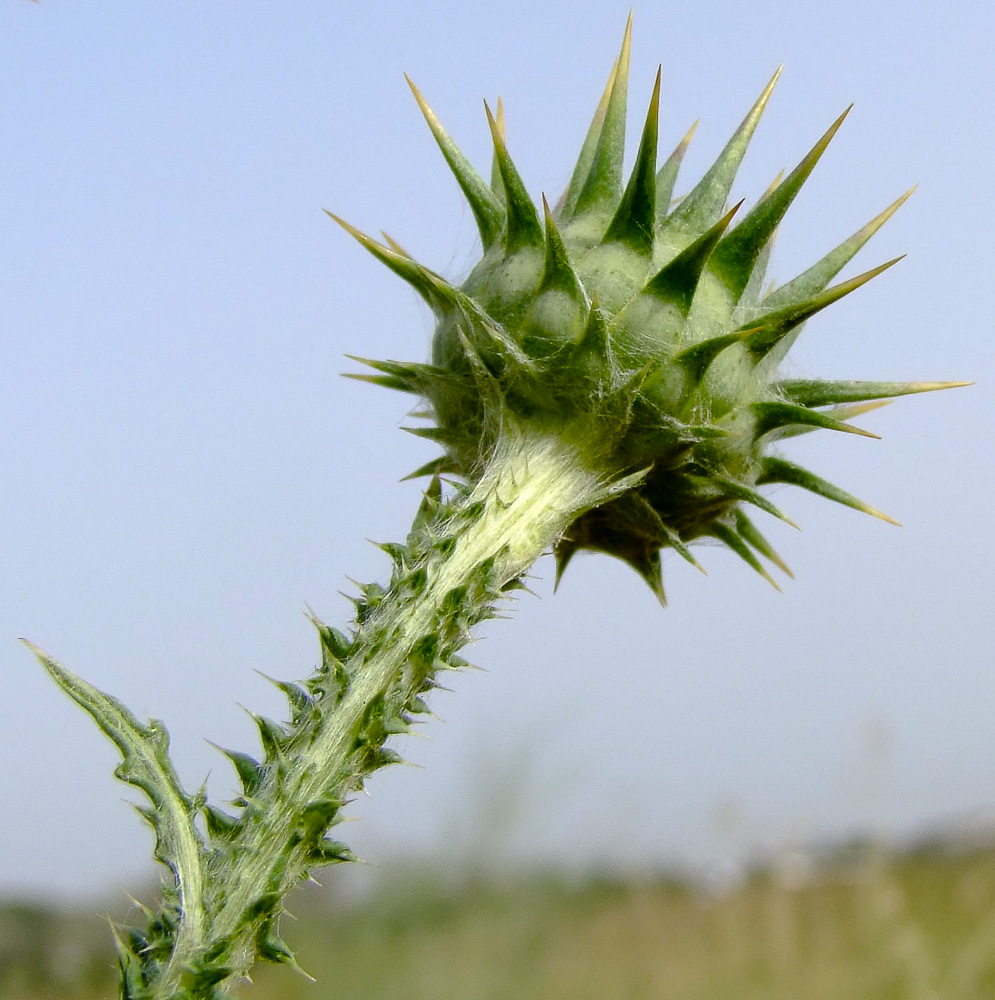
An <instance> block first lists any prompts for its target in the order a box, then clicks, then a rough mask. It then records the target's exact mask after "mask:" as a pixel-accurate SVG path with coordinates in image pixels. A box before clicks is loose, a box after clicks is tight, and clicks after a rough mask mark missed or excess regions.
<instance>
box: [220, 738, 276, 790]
mask: <svg viewBox="0 0 995 1000" xmlns="http://www.w3.org/2000/svg"><path fill="white" fill-rule="evenodd" d="M212 746H215V747H217V749H218V750H220V751H221V752H222V753H223V754H224V755H225V756H226V757H227V758H228V759H229V760H230V761H231V762H232V764H233V766H234V768H235V773H236V774H237V775H238V780H239V783H240V784H241V785H242V791H243V793H244V794H245V797H246V798H249V799H251V798H252V797H253V796H254V795H255V794H256V792H258V791H259V787H260V785H262V783H263V778H264V777H265V776H266V769H265V768H264V767H263V765H262V764H260V763H259V761H258V760H256V758H255V757H253V756H251V755H250V754H247V753H242V752H241V751H240V750H228V749H226V748H225V747H219V746H217V744H212Z"/></svg>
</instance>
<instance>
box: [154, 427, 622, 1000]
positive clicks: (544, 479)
mask: <svg viewBox="0 0 995 1000" xmlns="http://www.w3.org/2000/svg"><path fill="white" fill-rule="evenodd" d="M609 478H610V477H609V475H608V474H606V472H605V471H603V470H597V469H594V468H592V467H591V465H590V464H589V461H588V460H587V459H585V457H584V455H583V454H582V451H581V450H580V449H579V448H578V447H576V446H575V445H574V444H572V443H570V442H569V441H567V440H565V439H564V437H563V436H562V430H561V433H560V434H559V435H552V434H537V433H534V432H533V433H525V432H522V431H519V430H511V429H509V430H506V431H505V432H504V433H503V434H502V436H501V438H500V440H499V442H498V445H497V446H496V448H495V451H494V454H493V456H492V458H491V460H490V461H489V463H488V465H487V468H486V470H485V472H484V475H483V476H482V478H481V480H480V482H479V483H478V485H477V486H476V487H475V488H474V489H473V491H472V493H471V494H470V495H469V496H468V497H467V499H466V500H465V501H464V503H465V504H468V505H475V504H479V505H480V508H481V513H480V514H479V516H478V517H476V519H474V520H472V521H468V522H467V524H466V527H465V528H463V529H461V533H460V534H459V536H458V537H457V540H456V544H455V545H454V547H453V548H452V550H451V551H450V552H449V553H448V554H447V555H446V556H445V557H442V556H438V557H436V558H435V559H434V560H433V561H431V562H430V563H429V564H428V566H427V567H426V568H427V571H428V578H427V582H426V586H425V588H424V590H423V591H422V593H421V595H420V596H419V597H418V598H416V599H414V600H412V599H411V598H410V597H406V598H405V599H404V600H403V601H399V600H392V598H393V597H394V595H393V594H388V595H387V597H386V598H385V599H384V601H383V603H382V604H381V605H380V606H379V608H378V609H377V610H376V612H375V615H376V616H378V618H379V622H378V624H379V625H380V629H379V631H380V634H384V632H385V631H386V634H389V635H390V636H392V641H391V642H389V643H387V644H385V645H383V646H381V647H380V649H379V650H377V651H374V652H372V653H371V655H370V656H369V658H368V659H365V660H364V662H363V664H362V667H361V669H360V670H359V672H358V673H357V675H356V676H355V677H354V680H353V682H352V683H351V685H350V688H349V691H348V693H347V694H346V696H345V697H344V698H343V699H342V701H341V702H340V703H339V704H338V705H336V707H335V708H334V710H333V711H331V712H330V713H329V714H328V716H327V718H326V721H325V723H324V725H323V726H322V729H321V732H320V734H319V735H318V737H317V739H316V740H315V741H314V743H313V744H312V745H311V747H310V748H309V749H308V750H307V752H306V755H305V756H304V757H303V758H302V759H299V760H298V761H296V762H295V770H296V771H297V775H298V777H297V779H296V781H295V782H294V783H293V785H292V786H291V787H292V789H293V790H292V792H291V793H290V794H289V796H288V797H289V799H290V805H291V808H289V809H287V810H284V811H281V812H280V813H278V814H277V813H275V811H271V812H270V814H268V815H266V816H264V817H262V819H261V821H260V822H259V823H258V824H257V825H256V826H255V828H254V831H253V833H252V836H251V838H250V839H249V840H248V842H246V843H245V844H244V848H245V850H244V853H243V855H242V861H241V862H240V867H239V870H238V871H237V872H233V873H232V875H233V876H236V877H235V878H234V879H233V884H232V885H231V887H230V890H229V894H228V895H227V897H226V899H225V902H224V905H223V907H222V909H221V910H220V911H219V912H218V913H216V914H215V917H214V920H213V921H212V927H211V931H210V934H209V937H208V938H207V939H205V940H202V941H201V942H199V947H198V948H197V949H196V950H198V951H200V950H201V949H203V948H209V947H210V946H211V945H212V943H213V942H217V941H222V940H225V939H229V940H239V938H240V936H243V938H246V937H247V930H248V929H247V928H246V920H245V914H246V912H247V910H248V909H249V908H250V907H251V906H252V904H253V903H254V902H255V901H256V900H257V899H258V898H259V897H260V895H261V894H262V893H264V892H266V891H267V890H269V889H270V888H271V887H272V884H273V881H272V880H273V877H274V874H275V873H277V872H279V871H281V868H282V866H284V865H285V864H286V845H287V843H288V841H289V839H290V837H291V835H292V832H293V824H294V823H295V814H296V813H297V812H298V809H300V808H303V807H304V806H306V805H307V804H308V803H309V802H312V801H314V800H315V799H320V798H323V797H327V794H328V792H327V789H328V781H329V776H330V775H335V774H336V773H339V772H342V771H343V769H344V767H345V766H346V763H347V761H348V758H349V754H350V753H351V751H352V749H353V746H354V742H355V737H356V733H357V731H358V729H359V727H360V726H361V724H362V722H363V719H364V716H365V714H366V713H367V711H368V709H369V706H370V705H371V704H373V703H374V702H375V701H376V699H377V698H378V697H380V696H381V695H382V694H383V693H384V692H385V691H386V690H387V688H388V687H389V686H390V685H391V684H392V683H394V682H395V680H396V679H397V678H398V677H399V675H400V672H401V671H402V669H403V667H404V665H405V663H406V661H407V660H408V658H409V657H410V656H411V654H412V651H413V648H414V645H415V643H417V642H418V641H419V639H420V638H421V637H422V636H424V635H425V633H426V632H427V631H429V630H431V628H432V627H433V623H434V622H435V621H436V620H437V618H438V615H439V613H440V611H441V609H442V607H443V602H444V601H445V599H446V597H447V595H449V594H450V593H451V592H452V591H453V590H454V589H455V588H458V587H460V586H463V585H465V584H466V583H467V582H468V581H469V580H470V579H471V578H472V575H473V573H474V571H475V570H477V569H478V568H479V567H480V566H481V564H482V563H484V562H486V561H487V560H494V561H495V562H494V566H495V576H496V582H497V583H498V584H503V583H506V582H508V581H510V580H513V579H515V578H517V577H518V576H520V575H521V574H522V573H523V572H524V571H525V570H527V569H528V567H529V566H531V565H532V563H533V562H534V561H535V560H536V559H537V558H538V557H539V556H540V555H541V554H542V553H543V552H544V551H545V550H547V549H548V548H549V547H550V546H551V545H552V544H553V543H554V542H556V540H557V539H558V538H559V537H560V536H561V534H562V533H563V531H564V529H565V528H566V527H567V525H568V524H569V523H570V522H571V521H572V520H573V519H574V518H575V517H576V516H577V515H578V514H579V513H581V512H582V511H584V510H586V509H589V508H590V507H592V506H594V505H596V504H597V503H600V502H602V501H603V500H604V499H605V498H606V497H607V496H610V495H612V494H614V492H615V491H616V489H617V488H618V485H619V484H614V485H613V484H611V483H610V482H609ZM454 518H456V519H458V518H459V512H458V511H457V513H456V514H455V515H454ZM372 621H373V620H372V619H371V623H372ZM346 792H348V789H347V788H344V789H343V797H344V795H345V793H346ZM295 878H296V872H295V869H294V866H290V867H288V868H287V869H286V880H287V882H288V883H289V884H284V885H282V886H281V890H282V891H286V890H289V888H291V887H292V884H293V881H294V880H295ZM181 940H186V941H187V942H188V943H192V942H191V941H190V939H189V938H187V937H185V936H181ZM241 944H242V948H238V949H236V954H234V955H232V956H231V961H233V962H234V963H235V964H236V965H238V964H241V963H242V962H244V961H246V960H247V958H248V956H249V954H250V953H251V941H250V940H247V939H243V940H242V941H241ZM243 951H244V953H243V954H239V952H243ZM190 957H191V956H190V955H189V954H180V953H175V954H174V955H173V960H172V962H171V969H180V968H182V966H183V964H184V962H185V961H186V960H187V959H188V958H190ZM239 971H245V970H242V969H240V970H239ZM174 975H175V973H174ZM168 978H172V976H170V977H168ZM166 995H168V992H167V994H166Z"/></svg>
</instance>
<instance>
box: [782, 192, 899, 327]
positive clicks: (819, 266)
mask: <svg viewBox="0 0 995 1000" xmlns="http://www.w3.org/2000/svg"><path fill="white" fill-rule="evenodd" d="M913 191H915V188H914V187H913V188H909V190H908V191H906V192H905V194H903V195H902V197H901V198H899V199H897V200H896V201H894V202H892V204H891V205H889V206H888V207H887V208H886V209H885V210H884V211H883V212H882V213H881V214H880V215H878V216H876V217H875V218H873V219H872V220H871V221H870V222H868V223H867V225H866V226H863V227H862V228H861V229H858V230H857V232H855V233H854V234H853V235H852V236H851V237H850V238H849V239H847V240H844V241H843V242H842V243H841V244H840V245H839V246H838V247H836V249H834V250H831V251H830V252H829V253H828V254H826V256H825V257H823V258H822V259H821V260H819V261H818V262H817V263H815V264H813V265H812V266H811V267H810V268H809V269H808V270H807V271H805V272H803V273H802V274H800V275H798V277H797V278H794V279H792V280H791V281H789V282H787V283H786V284H784V285H781V287H780V288H777V289H775V290H774V291H773V292H771V294H770V295H768V296H767V298H766V299H765V300H764V305H765V307H767V308H768V309H781V308H783V307H785V306H790V305H794V304H796V303H799V302H804V301H805V300H806V299H810V298H812V296H814V295H816V294H817V293H818V292H821V291H822V289H823V288H825V287H826V286H827V285H828V284H829V282H830V281H832V280H833V278H835V277H836V275H837V274H839V272H840V271H841V270H842V269H843V268H844V267H845V266H846V265H847V264H848V263H849V262H850V261H851V260H852V259H853V257H854V256H855V255H856V253H857V251H858V250H860V249H861V247H863V246H864V244H865V243H866V242H867V241H868V240H869V239H870V238H871V237H872V236H873V235H874V234H875V233H876V232H877V231H878V230H879V229H880V228H881V227H882V226H883V225H884V224H885V223H886V222H887V221H888V220H889V219H890V218H891V217H892V216H893V215H894V214H895V212H897V211H898V209H899V208H901V206H902V205H903V204H904V203H905V201H906V200H907V199H908V198H909V196H910V195H911V194H912V192H913Z"/></svg>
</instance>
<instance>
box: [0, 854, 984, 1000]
mask: <svg viewBox="0 0 995 1000" xmlns="http://www.w3.org/2000/svg"><path fill="white" fill-rule="evenodd" d="M402 881H403V884H402V885H395V886H393V887H392V888H391V889H390V890H381V891H380V892H378V893H376V894H375V895H374V896H372V897H371V898H369V899H367V900H365V901H362V902H359V903H353V904H351V905H345V904H342V903H339V904H337V905H336V906H334V907H333V906H332V905H331V900H330V897H329V895H327V894H326V895H325V896H322V895H321V894H320V893H317V892H314V893H312V894H310V895H308V894H307V893H304V894H302V895H299V896H298V897H296V900H295V904H294V905H293V907H292V908H293V909H294V910H295V911H296V912H297V916H298V919H297V920H295V921H289V920H288V921H286V922H285V924H284V934H285V936H286V937H287V938H288V940H289V941H290V942H291V943H292V944H293V945H295V946H296V947H297V949H298V954H299V958H300V961H301V964H302V966H303V967H304V968H305V969H307V971H308V972H309V973H311V975H313V976H314V977H315V978H316V979H317V980H318V983H317V984H314V983H311V982H309V981H307V980H306V979H305V978H303V977H302V976H299V975H296V974H295V973H293V972H292V971H289V970H287V969H278V968H271V967H268V968H265V969H262V970H260V971H259V973H258V975H257V977H256V982H255V984H254V985H251V986H248V985H247V986H245V987H243V988H242V989H241V990H240V991H239V994H238V995H239V997H240V998H242V1000H249V998H254V1000H277V998H279V1000H297V998H305V997H307V998H312V1000H402V998H403V1000H532V998H535V1000H540V998H541V1000H588V998H589V1000H643V998H647V1000H649V998H653V1000H657V998H667V1000H718V998H722V1000H726V998H730V1000H731V998H736V1000H750V998H757V1000H759V998H764V1000H778V998H784V1000H789V998H790V1000H830V998H832V1000H844V998H846V1000H871V998H873V1000H899V998H902V1000H904V998H910V1000H982V998H992V997H995V849H993V848H984V849H978V848H976V849H972V850H967V849H963V850H959V851H951V850H947V849H944V848H943V847H942V846H937V845H933V846H930V847H920V848H919V849H917V850H914V851H907V852H903V853H898V854H885V853H884V852H882V851H880V850H878V849H874V848H870V847H864V848H853V849H852V850H848V851H841V852H836V853H835V854H834V855H833V856H832V857H831V859H829V860H828V861H827V860H824V861H823V862H821V863H815V862H813V861H812V860H811V859H810V858H805V857H803V856H801V855H787V856H785V857H784V858H782V859H780V860H779V861H778V862H777V863H776V864H774V865H772V866H770V867H768V868H766V869H765V870H759V871H757V872H756V873H754V874H753V875H752V876H750V877H749V878H747V879H745V880H744V881H743V882H742V884H740V885H739V886H737V887H735V888H731V889H728V890H726V891H724V892H722V893H714V892H712V893H709V892H706V891H704V890H702V889H700V888H696V887H695V886H694V885H692V884H691V883H689V882H685V881H680V880H672V879H663V878H660V879H644V880H636V881H621V880H618V879H614V878H607V877H606V878H596V877H589V878H587V879H584V880H577V879H568V878H565V877H557V876H554V875H551V874H543V873H535V874H532V875H530V876H528V877H524V878H522V879H521V880H519V881H508V880H504V881H497V880H480V881H477V882H473V881H471V880H466V881H464V882H463V883H462V884H461V885H459V886H455V885H453V886H451V887H450V888H448V889H443V888H440V880H438V879H434V878H432V877H431V875H430V873H429V872H428V871H427V870H426V871H425V872H423V873H422V875H421V876H420V877H418V876H415V875H411V876H410V877H408V878H405V879H403V880H402ZM329 882H334V873H330V877H329ZM108 937H109V933H108V931H107V927H106V924H104V923H103V922H102V921H101V920H100V919H99V918H98V917H97V916H96V915H92V916H86V917H84V916H83V915H80V914H75V915H74V914H56V913H54V912H50V911H46V910H43V909H39V908H31V907H24V906H22V907H20V908H17V907H13V906H7V907H2V906H0V997H2V998H3V1000H14V998H17V1000H70V998H72V1000H97V998H110V997H113V996H114V995H115V991H114V982H113V976H112V975H111V974H110V972H109V967H110V964H111V963H112V957H111V955H110V952H109V949H108V947H107V938H108Z"/></svg>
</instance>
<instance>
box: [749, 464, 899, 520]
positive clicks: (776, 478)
mask: <svg viewBox="0 0 995 1000" xmlns="http://www.w3.org/2000/svg"><path fill="white" fill-rule="evenodd" d="M757 483H758V484H764V483H785V484H787V485H789V486H800V487H801V488H802V489H803V490H808V491H809V492H810V493H815V494H817V495H818V496H820V497H825V498H826V499H827V500H832V501H834V502H835V503H840V504H843V506H844V507H852V508H853V509H854V510H859V511H861V512H862V513H864V514H870V515H871V516H872V517H877V518H880V519H881V520H882V521H887V522H888V523H889V524H898V521H896V520H895V519H894V518H893V517H889V516H888V515H887V514H882V513H881V511H879V510H877V509H876V508H875V507H872V506H871V505H870V504H866V503H864V501H863V500H858V499H857V497H855V496H854V495H853V494H852V493H847V492H846V490H841V489H840V488H839V487H838V486H834V485H833V484H832V483H830V482H828V481H827V480H825V479H822V478H821V477H819V476H817V475H816V474H815V473H814V472H809V471H808V469H803V468H802V467H801V466H800V465H795V464H794V463H793V462H788V461H785V460H784V459H783V458H776V457H774V456H770V457H768V458H765V459H764V460H763V462H762V465H761V473H760V476H759V477H758V478H757Z"/></svg>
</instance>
